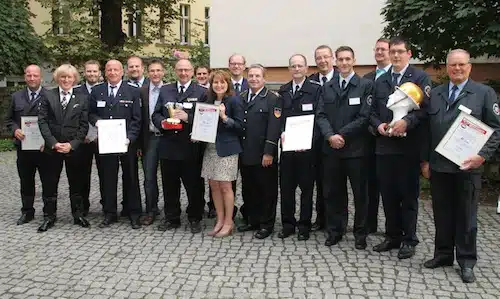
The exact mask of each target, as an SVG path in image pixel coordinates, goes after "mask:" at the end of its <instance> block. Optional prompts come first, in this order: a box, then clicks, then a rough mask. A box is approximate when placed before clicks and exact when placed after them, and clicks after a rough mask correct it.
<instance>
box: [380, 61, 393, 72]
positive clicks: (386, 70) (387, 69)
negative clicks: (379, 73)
mask: <svg viewBox="0 0 500 299" xmlns="http://www.w3.org/2000/svg"><path fill="white" fill-rule="evenodd" d="M391 67H392V64H390V63H389V64H388V65H386V66H385V67H384V68H379V67H378V66H377V70H384V71H385V72H386V73H387V72H388V71H389V70H390V69H391Z"/></svg>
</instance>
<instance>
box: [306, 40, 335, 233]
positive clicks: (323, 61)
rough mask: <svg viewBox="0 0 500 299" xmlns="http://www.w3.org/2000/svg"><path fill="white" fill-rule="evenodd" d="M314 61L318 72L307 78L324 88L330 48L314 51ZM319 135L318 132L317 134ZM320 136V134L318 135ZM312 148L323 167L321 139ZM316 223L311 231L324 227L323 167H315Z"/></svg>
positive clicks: (330, 61)
mask: <svg viewBox="0 0 500 299" xmlns="http://www.w3.org/2000/svg"><path fill="white" fill-rule="evenodd" d="M314 60H315V61H316V66H317V68H318V72H317V73H314V74H312V75H311V76H309V79H310V80H312V81H315V82H318V83H319V84H320V85H321V86H324V85H325V84H326V83H327V82H329V81H330V80H332V78H333V77H334V75H335V73H336V72H335V68H334V66H333V64H334V63H335V58H334V57H333V51H332V48H330V47H329V46H327V45H320V46H318V47H317V48H316V50H314ZM319 133H320V132H319ZM320 134H321V133H320ZM318 137H319V138H317V140H316V142H317V144H315V146H314V148H315V149H316V151H317V152H316V154H315V156H316V161H315V162H316V165H323V160H322V157H323V150H322V148H323V138H322V137H321V136H318ZM315 181H316V221H315V222H314V223H313V225H312V227H311V230H312V231H318V230H322V229H323V228H324V227H325V208H324V207H325V197H324V190H323V167H316V179H315Z"/></svg>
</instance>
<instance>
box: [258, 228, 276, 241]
mask: <svg viewBox="0 0 500 299" xmlns="http://www.w3.org/2000/svg"><path fill="white" fill-rule="evenodd" d="M271 233H272V231H271V230H269V229H267V228H263V229H261V230H259V231H258V232H256V233H255V235H254V237H255V238H257V239H265V238H267V237H269V236H270V235H271Z"/></svg>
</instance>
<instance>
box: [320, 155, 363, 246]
mask: <svg viewBox="0 0 500 299" xmlns="http://www.w3.org/2000/svg"><path fill="white" fill-rule="evenodd" d="M323 162H324V176H323V185H324V186H325V189H324V190H325V198H326V202H325V216H326V231H327V232H328V235H329V236H341V235H343V234H344V233H345V232H346V230H347V221H348V200H349V198H348V193H347V178H349V182H350V183H351V189H352V193H353V195H354V208H355V213H354V228H353V233H354V236H356V237H366V235H367V231H366V227H365V223H366V213H367V209H368V188H367V183H366V182H367V173H366V168H365V167H366V159H365V158H364V157H359V158H339V157H338V156H336V155H324V156H323Z"/></svg>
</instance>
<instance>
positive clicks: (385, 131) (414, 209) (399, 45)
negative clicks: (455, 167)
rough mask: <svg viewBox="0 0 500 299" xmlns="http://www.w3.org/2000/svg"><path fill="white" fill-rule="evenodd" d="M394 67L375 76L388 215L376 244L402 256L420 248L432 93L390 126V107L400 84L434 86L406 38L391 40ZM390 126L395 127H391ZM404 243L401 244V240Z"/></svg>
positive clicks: (382, 182)
mask: <svg viewBox="0 0 500 299" xmlns="http://www.w3.org/2000/svg"><path fill="white" fill-rule="evenodd" d="M389 55H390V57H391V63H392V68H391V69H390V71H389V72H387V73H385V74H383V75H382V76H380V78H379V79H378V80H377V81H375V88H374V90H373V105H372V115H371V119H370V124H371V125H372V126H373V127H374V128H377V132H378V136H377V137H376V149H375V153H376V155H377V157H376V159H377V160H376V164H377V177H378V179H379V183H380V192H381V193H382V202H383V206H384V212H385V217H386V232H385V239H384V241H383V242H382V243H380V244H378V245H376V246H375V247H373V250H374V251H377V252H384V251H389V250H391V249H399V252H398V258H399V259H407V258H410V257H412V256H413V255H414V254H415V246H416V245H417V244H418V242H419V240H418V238H417V234H416V230H417V214H418V197H419V191H420V190H419V175H420V150H419V149H420V146H421V137H422V134H423V132H422V126H421V120H422V119H424V118H425V108H426V106H427V102H428V96H424V99H423V103H422V104H421V105H420V109H419V110H413V111H411V112H409V113H408V115H406V116H405V117H404V118H403V119H401V120H398V121H397V122H395V124H394V125H393V126H392V127H391V128H389V126H388V124H389V123H390V122H391V121H392V119H393V113H392V111H391V110H389V108H387V101H388V98H389V96H390V95H391V94H392V93H394V91H395V88H396V86H400V85H401V84H403V83H406V82H412V83H414V84H416V85H418V86H419V87H420V89H421V90H422V91H426V92H427V94H428V91H430V88H431V80H430V78H429V76H428V75H427V74H426V73H425V72H424V71H422V70H420V69H417V68H416V67H414V66H411V65H410V64H409V61H410V57H411V50H410V48H409V45H408V43H407V42H406V41H405V40H403V39H401V38H393V39H391V41H390V43H389ZM389 129H391V130H389ZM401 244H402V245H401Z"/></svg>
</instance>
